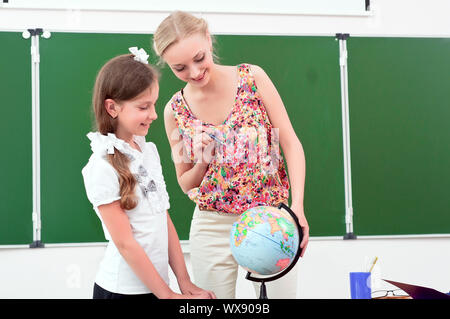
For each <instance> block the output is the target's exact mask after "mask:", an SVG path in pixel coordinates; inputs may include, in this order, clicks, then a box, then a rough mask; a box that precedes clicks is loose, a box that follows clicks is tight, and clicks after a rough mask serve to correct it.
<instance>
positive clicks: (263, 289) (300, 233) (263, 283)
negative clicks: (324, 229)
mask: <svg viewBox="0 0 450 319" xmlns="http://www.w3.org/2000/svg"><path fill="white" fill-rule="evenodd" d="M278 208H279V209H281V208H283V209H284V210H286V211H287V212H288V213H289V214H290V215H291V216H292V218H293V219H294V221H295V224H296V225H297V228H298V249H297V253H296V254H295V257H294V259H293V260H292V262H291V264H290V265H289V266H288V267H286V268H285V269H284V270H283V271H281V272H279V273H278V274H276V275H275V276H272V277H267V278H258V277H252V273H251V272H249V271H248V272H247V275H246V276H245V279H248V280H250V281H254V282H260V283H261V287H260V288H259V299H269V298H268V297H267V290H266V282H269V281H273V280H277V279H280V278H281V277H283V276H284V275H286V274H287V273H288V272H289V271H290V270H291V269H292V268H294V266H295V264H296V263H297V261H298V259H299V258H300V255H301V253H302V249H301V248H300V243H301V242H302V239H303V230H302V227H301V226H300V223H299V222H298V218H297V216H296V215H295V213H294V212H293V211H292V209H290V208H289V207H288V206H287V205H285V204H283V203H281V204H280V205H279V206H278Z"/></svg>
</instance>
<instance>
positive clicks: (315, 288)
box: [0, 0, 450, 298]
mask: <svg viewBox="0 0 450 319" xmlns="http://www.w3.org/2000/svg"><path fill="white" fill-rule="evenodd" d="M10 2H13V1H10ZM212 3H213V2H212ZM371 3H372V12H371V14H370V15H367V16H350V15H347V16H345V15H311V14H291V15H282V14H236V13H226V14H223V13H222V14H220V13H203V16H204V17H205V18H206V19H207V20H208V21H209V24H210V29H211V32H212V33H216V34H281V35H334V34H335V33H338V32H345V33H350V34H351V35H354V36H358V35H359V36H399V37H410V36H413V37H450V19H448V13H449V12H450V2H449V1H447V0H432V1H422V0H372V1H371ZM165 16H167V12H151V11H127V12H120V11H101V10H91V11H84V10H77V9H70V10H69V9H68V10H50V9H45V10H36V9H33V10H31V9H10V8H7V7H6V6H2V5H0V31H20V32H21V31H23V30H25V29H27V28H32V27H33V28H35V27H43V28H44V29H47V30H49V31H53V32H56V31H74V32H123V33H152V32H154V30H155V29H156V27H157V25H158V24H159V22H160V21H161V20H162V19H163V18H164V17H165ZM356 213H357V212H356ZM103 250H104V245H97V246H95V245H94V246H83V245H80V246H73V247H47V248H44V249H28V248H0V298H90V297H91V290H92V284H93V279H94V277H95V272H96V269H97V266H98V263H99V261H100V259H101V258H102V254H103ZM185 250H186V253H185V258H186V261H187V264H188V268H189V269H190V262H189V253H188V245H187V246H186V247H185ZM374 256H378V257H379V262H378V263H377V267H376V268H375V274H379V275H377V276H375V277H383V278H386V279H392V280H395V281H404V282H407V283H412V284H418V285H423V286H427V287H431V288H434V289H437V290H440V291H443V292H447V291H449V290H450V275H449V272H448V269H450V237H431V238H428V237H420V236H419V237H417V238H381V239H380V238H379V239H376V238H362V239H361V238H360V239H358V240H352V241H344V240H342V239H338V238H312V239H311V242H310V245H309V247H308V251H307V254H306V256H305V257H304V258H303V259H301V260H300V261H299V263H300V264H299V265H300V266H299V271H300V276H299V297H300V298H348V297H349V284H348V273H349V272H350V271H361V270H363V268H364V265H365V264H367V262H368V261H370V260H371V259H372V258H373V257H374ZM172 279H173V275H172ZM175 283H176V281H175V280H172V285H173V287H174V288H175V286H174V285H175ZM377 283H378V285H380V282H378V281H377V282H376V283H375V284H377ZM383 287H386V285H383ZM237 297H238V298H253V297H254V291H253V287H252V284H250V283H249V282H247V281H246V280H245V279H244V272H243V271H242V272H241V273H240V274H239V282H238V295H237ZM269 297H270V296H269Z"/></svg>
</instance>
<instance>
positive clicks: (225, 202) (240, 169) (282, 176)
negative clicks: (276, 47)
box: [171, 64, 289, 214]
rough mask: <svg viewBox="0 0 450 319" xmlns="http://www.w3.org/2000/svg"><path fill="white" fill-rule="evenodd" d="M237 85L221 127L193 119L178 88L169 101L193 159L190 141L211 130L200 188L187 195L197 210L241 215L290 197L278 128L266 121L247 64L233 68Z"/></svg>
mask: <svg viewBox="0 0 450 319" xmlns="http://www.w3.org/2000/svg"><path fill="white" fill-rule="evenodd" d="M237 69H238V73H239V83H238V88H237V94H236V98H235V103H234V105H233V108H232V110H231V112H230V114H229V115H228V117H227V119H226V120H225V121H224V122H223V123H222V124H220V125H212V124H210V123H207V122H204V121H202V120H200V119H198V118H196V117H195V115H194V114H193V113H192V112H191V110H190V109H189V106H188V105H187V103H186V102H185V100H184V98H183V91H182V90H181V91H179V92H177V93H175V95H174V96H173V97H172V99H171V106H172V109H173V111H174V115H175V120H176V124H177V127H178V130H179V133H180V134H181V136H182V137H183V146H184V150H185V151H186V152H187V157H188V158H189V159H190V161H192V162H193V161H194V154H193V148H192V145H193V140H194V139H195V138H198V136H200V133H201V132H202V130H203V129H205V128H208V130H212V131H213V132H214V134H213V136H212V137H213V138H214V140H215V141H216V143H215V154H214V157H213V158H212V160H211V162H210V164H209V166H208V168H207V171H206V173H205V175H204V178H203V180H202V182H201V184H200V185H199V187H196V188H193V189H191V190H189V191H188V196H189V198H190V199H191V200H193V201H194V202H195V203H196V204H197V205H198V206H199V208H200V209H201V210H214V211H218V212H222V213H229V214H241V213H243V212H244V211H246V210H247V209H249V208H252V207H255V206H259V205H270V206H276V205H278V204H279V203H281V202H286V201H287V199H288V197H289V181H288V177H287V174H286V170H285V165H284V161H283V158H282V157H281V154H280V149H279V138H278V130H277V129H276V128H274V127H273V126H272V124H271V123H270V121H269V117H268V115H267V112H266V109H265V107H264V105H263V102H262V100H261V98H260V96H259V95H258V90H257V87H256V85H255V81H254V78H253V76H252V74H251V70H250V65H249V64H241V65H238V66H237Z"/></svg>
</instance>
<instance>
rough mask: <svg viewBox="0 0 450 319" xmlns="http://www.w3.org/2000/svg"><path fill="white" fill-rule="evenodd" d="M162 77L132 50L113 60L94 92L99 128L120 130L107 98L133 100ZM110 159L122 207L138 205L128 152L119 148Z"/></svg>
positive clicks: (94, 105)
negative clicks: (115, 172)
mask: <svg viewBox="0 0 450 319" xmlns="http://www.w3.org/2000/svg"><path fill="white" fill-rule="evenodd" d="M158 77H159V74H158V72H157V71H156V69H154V68H153V67H152V66H151V65H149V64H144V63H141V62H138V61H135V60H134V55H132V54H125V55H120V56H117V57H115V58H113V59H111V60H109V61H108V62H107V63H106V64H105V65H104V66H103V67H102V68H101V69H100V71H99V73H98V74H97V78H96V80H95V85H94V92H93V95H92V107H93V111H94V115H95V124H96V129H97V130H98V131H99V132H100V133H101V134H103V135H107V134H108V133H115V132H116V128H117V119H114V118H112V116H111V115H109V113H108V112H107V111H106V108H105V100H106V99H112V100H114V101H115V102H117V103H120V102H123V101H128V100H131V99H133V98H135V97H137V96H138V95H139V94H141V93H142V92H143V91H144V90H146V89H148V88H151V87H152V85H153V84H154V83H155V82H156V81H158ZM107 159H108V161H109V163H111V165H112V166H113V167H114V168H115V169H116V171H117V173H118V174H119V184H120V196H121V199H120V207H121V208H123V209H126V210H130V209H133V208H135V207H136V205H137V201H136V195H135V193H134V189H135V187H136V179H135V177H134V176H133V174H132V173H131V172H130V169H129V162H130V160H129V158H128V156H127V155H125V154H123V153H121V152H120V151H119V150H117V149H115V150H114V154H108V155H107Z"/></svg>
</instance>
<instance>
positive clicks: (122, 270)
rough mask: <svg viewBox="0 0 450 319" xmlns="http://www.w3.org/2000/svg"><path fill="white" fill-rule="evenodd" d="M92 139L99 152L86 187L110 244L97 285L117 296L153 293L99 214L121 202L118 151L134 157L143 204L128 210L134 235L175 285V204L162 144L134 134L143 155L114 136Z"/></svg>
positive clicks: (138, 193) (87, 175) (87, 169)
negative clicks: (171, 216) (170, 218)
mask: <svg viewBox="0 0 450 319" xmlns="http://www.w3.org/2000/svg"><path fill="white" fill-rule="evenodd" d="M87 136H88V138H89V139H90V140H91V149H92V152H93V154H92V155H91V157H90V158H89V162H88V163H87V164H86V166H85V167H84V168H83V169H82V174H83V178H84V185H85V188H86V194H87V197H88V199H89V201H90V202H91V203H92V205H93V207H94V210H95V212H96V214H97V216H98V217H99V218H100V220H101V222H102V227H103V232H104V234H105V238H106V240H108V241H109V243H108V246H107V248H106V252H105V255H104V258H103V260H102V262H101V263H100V268H99V270H98V272H97V276H96V279H95V282H96V283H97V284H98V285H99V286H101V287H102V288H104V289H106V290H108V291H111V292H115V293H121V294H142V293H149V292H151V291H150V290H149V289H148V288H147V287H146V286H145V285H144V284H143V283H142V282H141V281H140V279H139V278H138V277H137V276H136V275H135V274H134V272H133V270H132V269H131V268H130V267H129V266H128V264H127V262H126V261H125V260H124V259H123V257H122V255H121V254H120V253H119V251H118V249H117V247H116V246H115V245H114V242H113V241H112V240H111V236H110V234H109V232H108V229H107V228H106V226H105V224H104V223H103V220H102V218H101V215H100V213H99V211H98V206H100V205H104V204H109V203H112V202H114V201H116V200H119V199H120V186H119V175H118V173H117V172H116V170H115V169H114V168H113V166H112V165H111V164H110V163H109V162H108V160H107V158H106V155H107V154H114V151H115V149H117V150H119V151H120V152H122V153H123V154H125V155H127V156H128V157H129V159H130V164H129V168H130V172H131V173H132V174H133V175H134V177H135V178H136V181H137V185H136V188H135V195H136V197H137V200H138V204H137V206H136V207H135V208H134V209H132V210H125V213H126V214H127V216H128V219H129V221H130V224H131V229H132V231H133V236H134V238H135V239H136V241H137V242H138V243H139V244H140V245H141V246H142V248H143V249H144V250H145V252H146V254H147V256H148V257H149V259H150V261H151V262H152V263H153V265H154V266H155V268H156V269H157V271H158V273H159V274H160V276H161V277H162V278H163V279H164V281H165V282H166V283H167V285H169V276H168V263H169V260H168V259H169V258H168V232H167V214H166V211H167V210H168V209H169V207H170V204H169V195H168V193H167V190H166V183H165V181H164V177H163V174H162V168H161V163H160V158H159V154H158V150H157V149H156V145H155V144H154V143H152V142H146V141H145V137H142V136H134V141H135V142H136V143H137V144H138V145H139V148H140V149H141V151H142V152H139V151H138V150H136V149H134V148H132V147H131V146H130V145H129V144H128V143H127V142H125V141H123V140H121V139H119V138H117V137H116V136H115V135H114V134H112V133H109V134H108V135H102V134H100V133H99V132H95V133H93V132H90V133H89V134H88V135H87Z"/></svg>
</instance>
